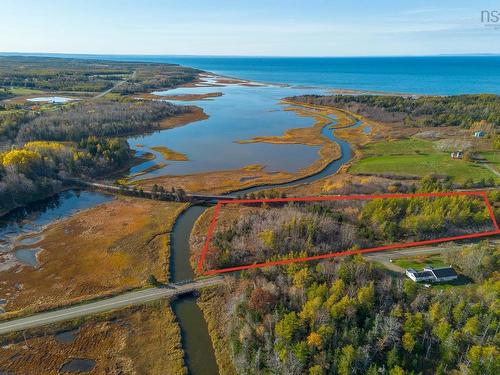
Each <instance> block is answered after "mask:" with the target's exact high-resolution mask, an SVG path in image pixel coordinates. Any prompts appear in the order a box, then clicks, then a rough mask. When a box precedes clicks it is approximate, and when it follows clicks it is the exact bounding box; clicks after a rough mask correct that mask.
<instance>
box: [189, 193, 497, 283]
mask: <svg viewBox="0 0 500 375" xmlns="http://www.w3.org/2000/svg"><path fill="white" fill-rule="evenodd" d="M449 196H478V197H482V198H483V200H484V203H485V205H486V208H487V210H488V213H489V215H490V219H491V221H492V223H493V226H494V229H495V230H493V231H486V232H480V233H473V234H465V235H461V236H453V237H442V238H436V239H432V240H425V241H416V242H407V243H396V244H390V245H385V246H379V247H371V248H366V249H359V250H347V251H342V252H335V253H328V254H321V255H313V256H308V257H302V258H293V259H283V260H278V261H272V262H263V263H253V264H248V265H244V266H235V267H227V268H220V269H215V270H208V271H205V272H204V273H203V274H204V275H214V274H220V273H226V272H234V271H241V270H246V269H252V268H262V267H271V266H277V265H283V264H289V263H295V262H305V261H311V260H319V259H328V258H335V257H342V256H348V255H354V254H361V253H370V252H378V251H386V250H392V249H399V248H407V247H414V246H420V245H430V244H434V243H442V242H449V241H456V240H463V239H468V238H477V237H485V236H491V235H495V234H500V227H499V226H498V223H497V220H496V218H495V213H494V211H493V207H492V205H491V203H490V201H489V199H488V195H487V192H486V191H451V192H437V193H413V194H378V195H330V196H319V197H303V198H269V199H234V200H219V201H218V202H217V205H216V206H215V210H214V214H213V216H212V221H211V223H210V227H209V228H208V233H207V238H206V240H205V244H204V246H203V249H202V252H201V255H200V260H199V261H198V266H197V268H196V272H197V273H200V272H201V270H202V268H203V264H204V262H205V257H206V255H207V251H208V247H209V243H210V239H211V237H212V234H213V231H214V229H215V223H216V221H217V217H218V215H219V209H220V207H221V206H222V205H223V204H229V203H238V204H242V203H272V202H308V201H309V202H310V201H313V202H314V201H337V200H369V199H370V200H371V199H377V198H380V199H383V198H415V197H449Z"/></svg>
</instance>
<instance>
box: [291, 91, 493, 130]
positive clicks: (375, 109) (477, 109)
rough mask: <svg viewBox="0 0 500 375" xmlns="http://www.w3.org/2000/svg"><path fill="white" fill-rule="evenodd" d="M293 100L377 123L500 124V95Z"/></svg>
mask: <svg viewBox="0 0 500 375" xmlns="http://www.w3.org/2000/svg"><path fill="white" fill-rule="evenodd" d="M288 99H289V100H291V101H295V102H302V103H308V104H317V105H324V106H332V107H339V108H344V109H347V110H351V111H353V112H356V113H358V114H361V115H366V116H368V117H369V118H372V119H373V120H377V121H394V120H397V121H401V122H403V123H404V124H407V125H414V126H461V127H464V128H470V127H471V126H472V125H473V124H474V123H477V122H483V121H484V122H485V123H488V124H492V125H493V126H498V124H500V96H498V95H493V94H479V95H454V96H419V97H410V96H389V95H303V96H295V97H292V98H288Z"/></svg>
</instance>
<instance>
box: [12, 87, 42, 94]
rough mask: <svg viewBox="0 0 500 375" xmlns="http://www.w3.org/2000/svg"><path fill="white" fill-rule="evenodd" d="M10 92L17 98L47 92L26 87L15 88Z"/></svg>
mask: <svg viewBox="0 0 500 375" xmlns="http://www.w3.org/2000/svg"><path fill="white" fill-rule="evenodd" d="M9 91H10V92H11V93H13V94H14V95H16V96H23V95H36V94H42V93H44V92H45V91H42V90H33V89H27V88H25V87H13V88H11V89H9Z"/></svg>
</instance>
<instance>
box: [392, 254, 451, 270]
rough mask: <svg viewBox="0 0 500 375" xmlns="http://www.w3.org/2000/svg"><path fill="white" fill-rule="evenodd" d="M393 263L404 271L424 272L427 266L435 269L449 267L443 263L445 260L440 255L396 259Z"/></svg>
mask: <svg viewBox="0 0 500 375" xmlns="http://www.w3.org/2000/svg"><path fill="white" fill-rule="evenodd" d="M393 263H394V264H396V265H398V266H399V267H401V268H404V269H407V268H413V269H415V270H417V271H420V270H422V269H423V268H424V267H425V266H432V267H434V268H438V267H445V266H448V264H444V263H443V259H442V258H441V256H440V255H437V254H436V255H426V256H418V257H410V258H400V259H394V261H393Z"/></svg>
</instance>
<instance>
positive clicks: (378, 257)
mask: <svg viewBox="0 0 500 375" xmlns="http://www.w3.org/2000/svg"><path fill="white" fill-rule="evenodd" d="M490 243H492V244H495V245H499V244H500V240H497V239H494V240H490ZM455 246H456V245H455ZM453 247H454V246H453V245H450V244H449V243H447V244H442V245H440V246H422V247H412V248H405V249H401V250H391V251H380V252H376V253H366V254H363V257H364V258H365V259H366V260H371V261H375V262H379V263H382V264H383V265H384V266H385V267H386V268H388V269H390V270H391V271H395V272H404V271H405V270H404V269H403V268H401V267H399V266H398V265H396V264H394V263H391V262H390V261H389V260H390V259H399V258H407V257H414V256H419V255H430V254H440V253H442V252H445V251H448V250H450V249H452V248H453Z"/></svg>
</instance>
